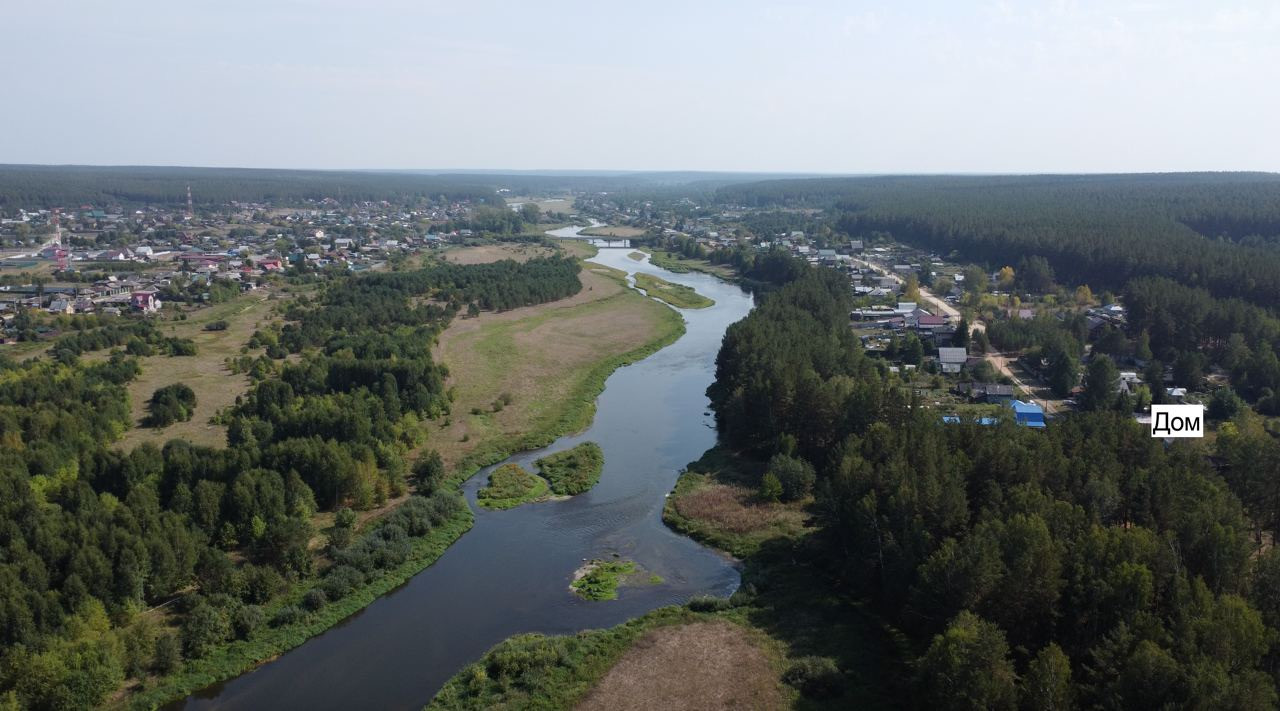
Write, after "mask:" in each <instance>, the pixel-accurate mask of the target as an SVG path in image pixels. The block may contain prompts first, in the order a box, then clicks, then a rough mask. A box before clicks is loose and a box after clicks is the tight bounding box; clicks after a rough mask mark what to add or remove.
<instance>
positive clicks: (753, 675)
mask: <svg viewBox="0 0 1280 711" xmlns="http://www.w3.org/2000/svg"><path fill="white" fill-rule="evenodd" d="M777 679H778V674H777V672H776V671H775V670H774V669H773V665H772V664H771V662H770V659H769V655H768V654H767V653H766V652H765V650H764V649H763V648H762V647H761V646H760V645H759V644H757V642H756V640H755V639H753V636H752V633H751V632H750V631H748V630H747V629H745V628H743V627H740V626H738V625H735V624H733V623H731V622H726V621H719V620H717V621H710V622H694V623H691V624H685V625H672V626H666V627H658V628H656V629H654V630H651V631H650V632H648V633H646V634H645V635H644V636H643V637H641V638H640V639H639V640H638V641H637V642H636V643H635V646H633V647H632V648H631V649H629V650H627V652H626V653H625V654H623V655H622V658H621V659H620V660H618V663H617V664H615V665H614V666H613V668H612V669H610V670H609V672H608V673H607V674H605V676H604V678H603V679H601V680H600V682H599V683H598V684H597V685H596V687H595V688H594V689H592V690H591V692H590V693H589V694H587V697H586V698H585V699H583V700H582V702H581V703H580V704H578V706H577V708H578V711H597V710H599V711H606V710H607V711H627V710H632V709H634V710H635V711H650V710H651V709H699V710H702V709H726V710H727V709H781V708H784V707H786V706H787V704H786V696H785V695H784V693H783V692H782V689H780V688H779V685H778V681H777Z"/></svg>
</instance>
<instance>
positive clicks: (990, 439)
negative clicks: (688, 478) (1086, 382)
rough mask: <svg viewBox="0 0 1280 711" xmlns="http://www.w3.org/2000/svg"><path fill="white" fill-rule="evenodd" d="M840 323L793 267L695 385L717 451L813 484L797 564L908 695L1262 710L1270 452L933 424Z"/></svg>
mask: <svg viewBox="0 0 1280 711" xmlns="http://www.w3.org/2000/svg"><path fill="white" fill-rule="evenodd" d="M848 311H849V295H848V290H847V289H846V288H844V286H843V284H842V282H841V280H840V279H838V278H835V277H834V275H833V274H832V273H831V272H828V271H826V270H821V269H810V270H808V271H807V272H805V273H803V274H802V276H800V277H799V278H797V279H795V280H794V281H792V282H790V283H788V284H787V285H785V286H783V287H782V288H781V289H778V290H776V291H774V292H772V293H770V294H768V295H767V296H766V297H764V300H763V303H761V304H760V305H759V306H758V307H757V308H756V309H755V310H754V311H753V312H752V314H751V315H750V316H748V317H747V318H746V319H744V320H743V321H742V322H740V323H738V324H736V325H734V326H732V327H730V329H729V332H728V334H727V335H726V337H725V340H724V344H723V347H722V349H721V351H720V355H719V357H718V360H717V373H716V381H715V384H714V385H713V386H712V387H711V389H710V390H709V393H708V394H709V396H710V397H711V400H712V403H713V408H714V410H715V413H716V418H717V422H718V424H719V426H720V432H721V435H722V440H723V441H724V443H725V444H726V445H728V446H730V447H732V448H734V449H737V450H740V451H744V452H748V453H751V454H752V455H754V457H756V458H759V459H767V458H772V459H771V464H770V469H780V470H781V468H780V467H776V466H774V464H773V462H774V461H776V460H778V459H779V458H781V459H783V460H792V461H793V460H795V459H799V460H802V461H801V462H799V463H798V464H797V466H796V467H792V468H796V469H798V470H803V469H806V468H808V469H810V470H811V471H813V472H814V473H815V475H816V476H815V479H816V481H815V483H814V484H813V491H814V493H815V504H814V510H815V512H816V516H815V520H816V523H817V526H818V532H817V534H816V535H815V536H813V537H811V539H809V542H808V544H807V545H808V546H809V547H810V548H811V549H812V555H811V556H810V558H811V559H813V560H817V561H821V563H819V565H820V566H821V567H822V568H823V569H824V570H825V571H826V575H827V576H828V578H829V580H830V581H831V586H832V591H833V594H838V595H843V596H844V597H845V598H846V599H847V600H848V601H849V602H850V603H853V602H855V601H866V602H868V603H869V604H870V605H871V606H872V609H874V610H875V612H876V614H878V615H880V616H882V618H883V619H884V620H885V621H886V623H887V624H888V625H890V626H891V627H892V628H894V629H896V630H898V632H899V633H900V634H901V635H902V638H903V639H904V640H905V648H904V651H903V652H902V654H903V656H904V657H905V660H904V661H905V665H904V666H905V671H904V672H903V674H904V675H905V677H906V678H902V679H898V680H896V681H889V682H888V683H891V684H892V685H894V686H895V688H900V689H901V690H903V693H905V694H906V695H907V696H908V698H907V700H906V703H908V704H910V705H912V706H918V707H922V708H949V709H950V708H956V709H958V708H966V709H977V708H983V709H1013V708H1034V709H1042V708H1069V707H1076V708H1116V709H1120V708H1222V709H1226V708H1231V709H1266V708H1274V706H1275V705H1276V703H1277V694H1276V687H1277V678H1278V676H1277V674H1278V673H1280V665H1278V664H1277V662H1280V654H1278V653H1277V649H1276V648H1275V643H1276V640H1277V638H1278V633H1280V586H1277V581H1278V580H1280V572H1278V571H1280V554H1277V551H1276V550H1275V548H1273V547H1271V546H1270V545H1266V544H1264V545H1259V544H1260V543H1266V542H1269V541H1270V540H1271V539H1272V536H1273V535H1274V533H1275V531H1276V528H1275V527H1276V525H1277V521H1278V520H1280V519H1278V518H1277V514H1278V513H1280V508H1278V506H1280V485H1278V484H1277V482H1276V477H1275V471H1276V466H1277V465H1278V463H1280V442H1277V440H1276V439H1275V438H1274V437H1273V436H1272V435H1270V434H1269V433H1267V432H1266V431H1265V430H1263V429H1262V428H1261V426H1260V425H1259V424H1258V422H1257V421H1256V418H1254V417H1252V416H1245V417H1242V418H1241V419H1239V420H1238V421H1236V422H1233V423H1229V424H1228V425H1226V426H1224V429H1223V432H1222V433H1221V435H1220V436H1219V437H1218V439H1217V441H1216V442H1215V444H1214V445H1213V446H1212V447H1211V448H1208V449H1207V450H1206V448H1204V447H1195V446H1184V444H1176V445H1173V446H1166V445H1165V444H1164V443H1163V442H1162V441H1161V440H1159V439H1153V438H1151V437H1150V434H1149V432H1148V431H1147V429H1146V428H1145V427H1143V426H1142V425H1139V424H1137V423H1135V422H1133V421H1132V419H1131V418H1129V417H1128V416H1127V415H1122V414H1117V413H1113V412H1087V413H1078V414H1072V415H1068V416H1065V417H1061V418H1059V419H1058V420H1056V421H1055V423H1054V424H1053V426H1052V427H1050V428H1048V429H1047V430H1044V431H1035V430H1029V429H1026V428H1020V427H1017V426H1016V425H1014V424H1012V423H1011V422H1008V421H1005V422H1003V423H1001V424H999V425H997V426H979V425H977V424H958V425H956V424H950V425H949V424H944V423H942V422H941V419H940V417H939V416H938V413H937V412H936V411H935V410H931V409H929V408H926V407H923V406H922V403H920V402H917V401H914V400H913V396H912V394H911V392H910V391H909V390H907V389H904V388H901V387H900V386H895V385H893V383H894V382H895V381H893V380H891V379H889V378H887V377H884V375H883V374H882V369H881V368H880V367H878V366H877V365H876V364H875V362H874V361H873V360H872V359H869V358H867V357H866V356H865V355H863V353H862V351H861V348H860V346H859V345H858V344H857V343H856V342H850V338H849V337H848V335H847V333H848V329H847V327H846V321H847V313H848ZM1171 337H1174V336H1171ZM1006 420H1007V418H1006ZM784 568H785V566H784ZM777 574H785V570H783V571H780V572H778V573H777ZM814 594H815V595H821V594H825V593H819V592H816V591H815V593H814Z"/></svg>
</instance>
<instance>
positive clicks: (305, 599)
mask: <svg viewBox="0 0 1280 711" xmlns="http://www.w3.org/2000/svg"><path fill="white" fill-rule="evenodd" d="M326 602H329V596H328V595H325V594H324V591H323V590H321V589H320V588H312V589H310V590H308V591H307V594H306V595H303V596H302V606H303V607H305V608H306V609H307V610H309V611H311V612H315V611H316V610H319V609H320V608H322V607H324V604H325V603H326Z"/></svg>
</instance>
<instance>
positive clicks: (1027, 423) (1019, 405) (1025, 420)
mask: <svg viewBox="0 0 1280 711" xmlns="http://www.w3.org/2000/svg"><path fill="white" fill-rule="evenodd" d="M1009 407H1011V408H1013V415H1014V417H1015V418H1017V422H1018V424H1019V425H1022V426H1023V427H1031V428H1033V429H1042V428H1044V427H1045V421H1044V410H1043V409H1041V408H1040V406H1039V405H1037V404H1035V403H1034V402H1022V401H1021V400H1012V401H1010V402H1009Z"/></svg>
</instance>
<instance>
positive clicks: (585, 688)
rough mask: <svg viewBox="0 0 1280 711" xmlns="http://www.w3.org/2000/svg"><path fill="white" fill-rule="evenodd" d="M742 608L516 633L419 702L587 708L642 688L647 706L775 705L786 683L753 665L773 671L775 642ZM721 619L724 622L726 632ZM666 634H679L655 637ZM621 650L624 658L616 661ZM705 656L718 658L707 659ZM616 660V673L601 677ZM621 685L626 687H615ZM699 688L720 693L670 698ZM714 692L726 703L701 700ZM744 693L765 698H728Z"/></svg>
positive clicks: (436, 707)
mask: <svg viewBox="0 0 1280 711" xmlns="http://www.w3.org/2000/svg"><path fill="white" fill-rule="evenodd" d="M744 612H745V611H744V610H741V609H739V610H733V611H727V612H723V611H722V612H695V611H693V610H691V609H689V608H687V607H664V608H661V609H658V610H654V611H653V612H650V613H648V614H646V615H643V616H641V617H638V618H636V619H634V620H631V621H629V622H625V623H623V624H621V625H618V626H616V627H611V628H609V629H603V630H590V631H586V632H581V633H579V634H577V635H572V636H565V637H548V636H544V635H540V634H524V635H517V636H515V637H512V638H510V639H508V640H506V641H505V642H502V643H501V644H499V645H497V646H496V647H494V648H493V649H491V650H489V652H488V653H487V654H485V655H484V657H483V658H482V659H480V660H478V661H476V662H474V663H472V664H471V665H469V666H467V667H466V668H464V669H463V670H462V671H460V672H459V673H458V674H457V675H456V676H454V677H453V678H452V679H451V680H450V681H449V683H448V684H446V685H445V686H444V688H442V689H441V690H440V693H439V694H437V695H436V697H435V698H434V699H433V700H432V701H431V703H430V704H429V705H427V707H426V708H427V709H429V710H430V711H461V710H462V709H485V708H497V707H501V708H546V709H568V708H574V707H575V706H577V705H578V704H580V703H586V704H588V705H589V706H591V707H593V708H623V707H625V708H635V707H637V705H638V704H637V702H641V701H642V700H643V699H644V698H653V700H654V702H655V703H654V704H647V703H646V704H644V706H645V707H648V708H681V707H683V708H708V709H711V708H743V707H747V708H780V707H782V704H780V703H776V702H775V701H782V700H783V699H785V698H786V694H785V691H784V690H783V689H781V688H780V687H779V686H778V685H777V684H776V682H773V681H772V680H770V679H769V678H768V677H767V676H766V675H764V674H761V673H760V671H761V670H768V672H769V674H770V675H773V673H774V672H777V671H778V669H779V667H780V664H781V655H780V653H779V650H778V649H777V647H776V646H775V645H773V644H772V643H771V642H769V640H767V639H766V638H762V637H761V636H760V635H759V634H758V633H756V632H754V631H753V630H751V628H750V624H749V622H748V620H747V618H746V615H745V614H744ZM726 624H727V625H730V628H729V631H728V633H727V634H726V630H725V628H724V627H723V626H724V625H726ZM672 639H677V640H679V641H680V642H681V644H679V645H675V646H673V645H671V644H669V643H662V644H653V643H654V642H658V641H659V640H663V641H665V642H670V641H671V640H672ZM646 643H649V644H646ZM678 648H683V649H685V650H686V651H695V650H700V651H699V652H698V653H696V654H694V655H692V656H688V655H680V654H676V653H675V651H676V649H678ZM637 651H640V652H641V653H640V654H636V652H637ZM646 651H648V652H650V653H648V654H646V653H645V652H646ZM627 657H631V658H632V659H631V662H632V663H631V664H628V665H627V666H626V667H623V665H622V663H623V662H624V660H625V659H626V658H627ZM709 659H711V660H716V661H717V662H718V664H717V665H716V666H715V667H712V668H708V666H707V664H706V662H707V661H708V660H709ZM614 670H619V671H621V674H616V675H614V678H612V679H610V680H609V682H610V683H608V684H607V685H606V684H602V683H601V682H602V680H604V679H606V677H607V676H609V675H610V674H611V672H613V671H614ZM641 670H644V671H641ZM642 676H647V677H648V678H647V679H644V683H641V684H639V685H637V684H635V683H634V682H635V681H636V680H637V679H636V677H642ZM628 677H631V678H630V679H628ZM775 678H776V675H775ZM658 680H661V682H660V683H658ZM628 681H631V682H633V683H628ZM637 686H638V688H637ZM619 688H622V689H632V691H630V692H628V693H626V694H623V695H619V694H618V690H619ZM707 691H713V692H719V693H712V694H706V695H705V696H704V697H703V699H699V700H700V701H702V703H694V704H693V705H683V706H681V705H680V704H678V703H674V702H679V701H694V700H695V699H694V698H691V697H692V696H693V694H694V693H698V692H703V693H705V692H707ZM671 692H675V693H676V694H681V695H683V698H680V696H675V695H674V694H672V693H671ZM620 696H625V699H622V698H619V697H620ZM715 696H722V697H727V699H729V700H731V701H733V702H734V703H731V704H730V705H727V706H723V705H713V704H711V703H708V702H709V701H710V700H711V699H709V698H707V697H711V698H714V697H715ZM751 698H754V699H757V700H768V702H769V703H766V704H763V705H752V704H749V703H748V704H740V703H736V702H737V700H742V701H746V700H747V699H751ZM624 700H625V702H626V703H625V704H624V703H622V702H623V701H624Z"/></svg>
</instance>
